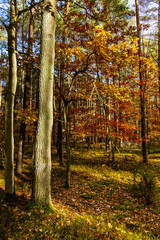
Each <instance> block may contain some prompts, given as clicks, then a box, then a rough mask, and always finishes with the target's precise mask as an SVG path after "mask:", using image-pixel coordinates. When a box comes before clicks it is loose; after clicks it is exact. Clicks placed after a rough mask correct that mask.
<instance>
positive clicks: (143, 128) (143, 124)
mask: <svg viewBox="0 0 160 240" xmlns="http://www.w3.org/2000/svg"><path fill="white" fill-rule="evenodd" d="M135 4H136V23H137V35H138V47H139V57H141V32H140V31H141V30H140V21H139V3H138V0H135ZM142 68H143V62H142V60H140V61H139V81H140V108H141V137H142V156H143V162H144V163H146V162H148V157H147V140H146V119H145V86H144V79H143V78H144V75H143V73H142Z"/></svg>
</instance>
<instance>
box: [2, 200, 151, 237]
mask: <svg viewBox="0 0 160 240" xmlns="http://www.w3.org/2000/svg"><path fill="white" fill-rule="evenodd" d="M1 219H3V221H0V238H1V239H14V240H19V239H55V240H57V239H59V240H60V239H64V240H69V239H75V240H76V239H79V240H82V239H84V240H85V239H86V240H89V239H90V240H94V239H95V240H100V239H105V240H106V239H124V240H132V239H134V240H136V239H137V240H140V239H142V240H143V239H144V240H152V239H156V236H154V235H152V234H151V233H145V231H144V230H143V229H141V231H140V232H139V231H137V230H136V228H134V229H133V227H132V226H130V225H129V223H128V225H127V224H125V225H124V224H120V223H119V222H118V218H117V216H116V219H113V216H112V217H110V216H109V215H108V214H106V215H104V214H102V215H101V216H94V215H87V214H85V213H83V214H77V213H72V212H69V211H68V210H66V211H60V210H57V209H55V208H54V209H52V210H51V209H50V208H49V209H48V208H47V209H46V208H44V207H42V206H40V207H38V206H34V205H27V207H26V205H25V206H22V205H21V204H17V205H15V204H12V205H8V204H7V203H5V202H1Z"/></svg>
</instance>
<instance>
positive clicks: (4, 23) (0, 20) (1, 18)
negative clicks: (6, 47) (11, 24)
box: [0, 18, 8, 30]
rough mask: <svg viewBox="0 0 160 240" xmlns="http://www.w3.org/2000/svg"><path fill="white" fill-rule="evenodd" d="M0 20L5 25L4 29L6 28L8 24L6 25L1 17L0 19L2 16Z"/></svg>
mask: <svg viewBox="0 0 160 240" xmlns="http://www.w3.org/2000/svg"><path fill="white" fill-rule="evenodd" d="M0 21H1V23H2V25H3V26H4V27H5V29H6V30H7V28H8V25H7V24H5V22H4V21H3V19H2V18H0Z"/></svg>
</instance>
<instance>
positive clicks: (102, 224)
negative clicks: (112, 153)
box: [0, 147, 160, 240]
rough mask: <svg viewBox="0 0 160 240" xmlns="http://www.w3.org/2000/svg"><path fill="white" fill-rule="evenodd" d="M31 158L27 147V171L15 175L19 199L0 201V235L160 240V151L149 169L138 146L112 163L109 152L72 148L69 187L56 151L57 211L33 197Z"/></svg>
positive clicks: (0, 188) (0, 178) (0, 174)
mask: <svg viewBox="0 0 160 240" xmlns="http://www.w3.org/2000/svg"><path fill="white" fill-rule="evenodd" d="M30 157H31V150H30V147H28V148H27V150H26V152H25V159H24V166H23V167H24V170H23V174H22V175H16V195H17V201H16V202H14V203H6V202H5V201H3V200H1V202H0V239H4V240H5V239H8V240H11V239H68V240H69V239H75V240H76V239H82V240H83V239H92V240H94V239H97V240H100V239H125V240H126V239H160V197H159V190H160V151H159V150H154V151H151V153H150V154H149V163H148V165H147V167H146V166H144V164H142V160H141V157H140V150H138V149H134V150H133V149H132V150H125V151H123V152H122V153H120V152H119V153H116V158H115V162H114V163H113V162H112V161H110V160H108V155H107V154H106V152H105V150H102V149H96V150H93V149H92V150H89V151H87V150H85V149H80V148H79V149H72V150H71V160H72V167H71V187H70V188H69V189H66V188H65V167H59V166H58V159H57V155H56V151H55V149H53V151H52V159H53V161H52V202H53V206H54V209H53V211H50V210H49V209H44V208H43V207H37V206H33V205H32V204H31V203H30V201H29V200H30V198H31V183H32V163H31V159H30ZM155 177H156V178H155ZM145 179H146V182H145ZM155 179H156V180H155ZM155 181H156V182H155ZM150 186H151V187H150ZM3 193H4V170H3V169H0V195H1V196H2V195H3ZM148 201H149V202H151V203H150V204H148Z"/></svg>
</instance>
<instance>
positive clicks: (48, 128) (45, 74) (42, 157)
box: [32, 0, 56, 205]
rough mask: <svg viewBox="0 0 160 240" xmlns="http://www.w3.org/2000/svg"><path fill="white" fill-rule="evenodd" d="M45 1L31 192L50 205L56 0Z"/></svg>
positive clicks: (34, 196)
mask: <svg viewBox="0 0 160 240" xmlns="http://www.w3.org/2000/svg"><path fill="white" fill-rule="evenodd" d="M43 4H44V5H43V12H42V14H43V20H42V41H41V68H40V82H39V116H38V127H37V134H36V144H35V162H34V182H33V195H32V196H33V200H34V201H35V202H36V203H41V204H47V205H50V204H51V133H52V125H53V78H54V56H55V27H56V1H55V0H45V1H44V3H43Z"/></svg>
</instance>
